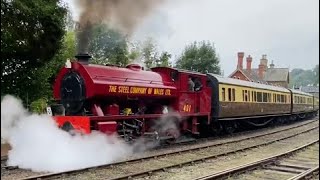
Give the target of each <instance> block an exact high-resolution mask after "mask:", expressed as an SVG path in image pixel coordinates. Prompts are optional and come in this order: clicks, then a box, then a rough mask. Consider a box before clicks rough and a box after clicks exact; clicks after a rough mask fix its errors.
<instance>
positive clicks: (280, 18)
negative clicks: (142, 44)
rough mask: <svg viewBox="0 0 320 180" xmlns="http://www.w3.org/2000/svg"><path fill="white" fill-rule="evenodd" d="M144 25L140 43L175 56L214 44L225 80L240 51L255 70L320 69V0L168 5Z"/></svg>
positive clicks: (179, 0) (180, 0) (210, 0)
mask: <svg viewBox="0 0 320 180" xmlns="http://www.w3.org/2000/svg"><path fill="white" fill-rule="evenodd" d="M65 1H67V0H65ZM74 1H76V0H74ZM68 4H69V5H70V9H71V10H72V12H73V14H74V15H75V19H76V17H77V15H78V14H79V12H78V10H77V9H76V8H75V6H74V4H73V1H71V0H70V1H68ZM141 23H142V24H141V25H140V26H139V28H138V29H137V31H136V33H135V36H134V37H135V39H143V38H144V37H146V36H151V37H153V38H154V39H155V40H156V41H157V42H158V44H159V47H158V48H159V50H165V51H168V52H170V53H172V54H174V55H175V56H178V55H179V54H180V53H181V51H182V50H183V49H184V47H185V45H186V44H188V43H190V42H193V41H195V40H197V41H201V40H209V41H212V42H214V44H215V47H216V50H217V53H218V54H219V56H220V61H221V62H220V63H221V67H222V70H224V75H225V76H227V75H229V74H230V73H231V72H232V71H233V70H235V68H236V63H237V52H239V51H243V52H245V56H247V55H249V54H250V55H251V56H252V57H253V67H258V64H259V60H260V58H261V56H262V54H267V58H268V60H269V62H271V61H272V60H273V61H274V64H275V65H276V67H289V68H290V70H291V69H293V68H303V69H311V68H313V67H314V66H315V65H316V64H318V59H319V0H241V1H239V0H169V3H166V4H164V5H162V6H161V7H159V8H158V9H157V10H156V11H154V13H153V14H152V15H150V16H149V17H148V18H146V19H145V21H144V22H141ZM244 62H245V61H244ZM244 67H245V63H244Z"/></svg>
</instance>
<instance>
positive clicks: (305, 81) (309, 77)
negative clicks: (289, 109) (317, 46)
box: [289, 65, 319, 87]
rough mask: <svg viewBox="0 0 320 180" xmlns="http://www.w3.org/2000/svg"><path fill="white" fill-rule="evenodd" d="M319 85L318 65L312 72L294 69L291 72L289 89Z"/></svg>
mask: <svg viewBox="0 0 320 180" xmlns="http://www.w3.org/2000/svg"><path fill="white" fill-rule="evenodd" d="M317 84H319V65H316V66H315V67H314V68H313V69H312V70H311V69H309V70H303V69H293V70H292V71H291V72H290V84H289V87H293V86H296V87H300V86H307V85H317Z"/></svg>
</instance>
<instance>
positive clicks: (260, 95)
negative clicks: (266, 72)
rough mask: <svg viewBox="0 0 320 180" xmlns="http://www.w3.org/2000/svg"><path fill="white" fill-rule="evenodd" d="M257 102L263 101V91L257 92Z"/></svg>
mask: <svg viewBox="0 0 320 180" xmlns="http://www.w3.org/2000/svg"><path fill="white" fill-rule="evenodd" d="M257 102H262V92H257Z"/></svg>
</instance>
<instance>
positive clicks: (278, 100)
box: [277, 94, 281, 102]
mask: <svg viewBox="0 0 320 180" xmlns="http://www.w3.org/2000/svg"><path fill="white" fill-rule="evenodd" d="M277 102H281V99H280V94H277Z"/></svg>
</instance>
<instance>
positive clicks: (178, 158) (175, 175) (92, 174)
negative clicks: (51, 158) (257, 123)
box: [63, 122, 319, 180]
mask: <svg viewBox="0 0 320 180" xmlns="http://www.w3.org/2000/svg"><path fill="white" fill-rule="evenodd" d="M315 124H317V125H319V122H315V123H313V124H312V125H310V124H309V125H307V126H306V127H300V128H297V129H292V130H289V131H286V132H282V133H276V134H273V135H270V136H268V137H260V138H257V139H250V140H244V141H241V142H238V143H232V144H227V145H223V146H217V147H212V148H208V149H202V150H198V151H196V152H194V151H193V152H189V153H182V154H178V155H169V156H167V157H160V158H157V159H152V160H145V161H143V162H136V163H129V164H126V165H119V166H114V167H113V168H104V169H96V170H92V171H86V172H83V173H79V174H77V175H73V176H69V177H65V178H63V179H79V180H80V179H88V178H90V179H105V178H106V177H108V178H112V177H117V176H121V175H125V174H130V173H134V172H136V171H139V170H146V169H153V168H157V167H162V166H164V165H171V164H176V163H181V162H185V161H188V160H195V159H198V158H199V157H204V156H208V155H215V154H221V153H223V152H228V151H232V150H235V149H239V148H244V147H248V146H252V145H253V144H260V143H262V142H265V141H269V140H272V139H278V138H281V137H285V136H289V135H293V134H296V133H297V132H301V131H303V130H307V129H309V128H310V127H314V125H315ZM318 132H319V131H318V130H314V131H312V132H311V133H306V135H300V136H303V138H306V137H308V136H310V135H312V136H314V134H318ZM300 136H298V137H295V138H292V139H293V140H292V139H291V141H296V140H295V139H297V138H299V137H300ZM299 142H301V141H300V140H299ZM276 144H277V146H276V147H275V148H274V149H273V150H272V151H275V152H276V150H278V149H283V148H282V147H281V146H284V145H286V144H287V141H284V142H278V143H276ZM279 144H280V145H281V146H279ZM270 146H271V147H272V145H270ZM279 147H280V148H279ZM285 147H287V146H285ZM288 147H290V146H288ZM261 149H263V148H261ZM261 149H260V148H259V151H258V152H257V154H258V155H261V154H260V153H261V151H262V150H261ZM239 154H240V157H242V156H244V157H245V158H247V159H250V158H251V157H250V156H248V155H246V154H245V153H239ZM249 157H250V158H249ZM258 157H259V156H258ZM225 158H227V160H228V159H230V158H232V156H227V157H225ZM237 158H239V157H237ZM211 161H212V163H216V161H215V160H209V161H208V162H209V164H212V163H211ZM218 161H222V162H227V161H226V160H225V159H221V160H218ZM206 166H208V165H206ZM229 166H230V163H226V164H225V165H224V166H223V165H221V166H219V167H221V168H226V167H229ZM185 170H186V171H185ZM217 170H218V169H217ZM180 171H181V172H180ZM206 171H207V170H204V169H203V168H201V171H200V168H197V167H192V168H188V166H186V167H183V168H174V169H170V170H168V172H165V173H160V174H161V175H159V176H158V175H156V176H152V179H153V178H155V179H170V178H171V177H172V178H171V179H185V178H188V176H185V175H192V174H194V175H196V174H197V176H198V175H201V174H205V172H206ZM209 172H212V171H211V169H209ZM166 174H167V175H166ZM146 179H148V178H146Z"/></svg>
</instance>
